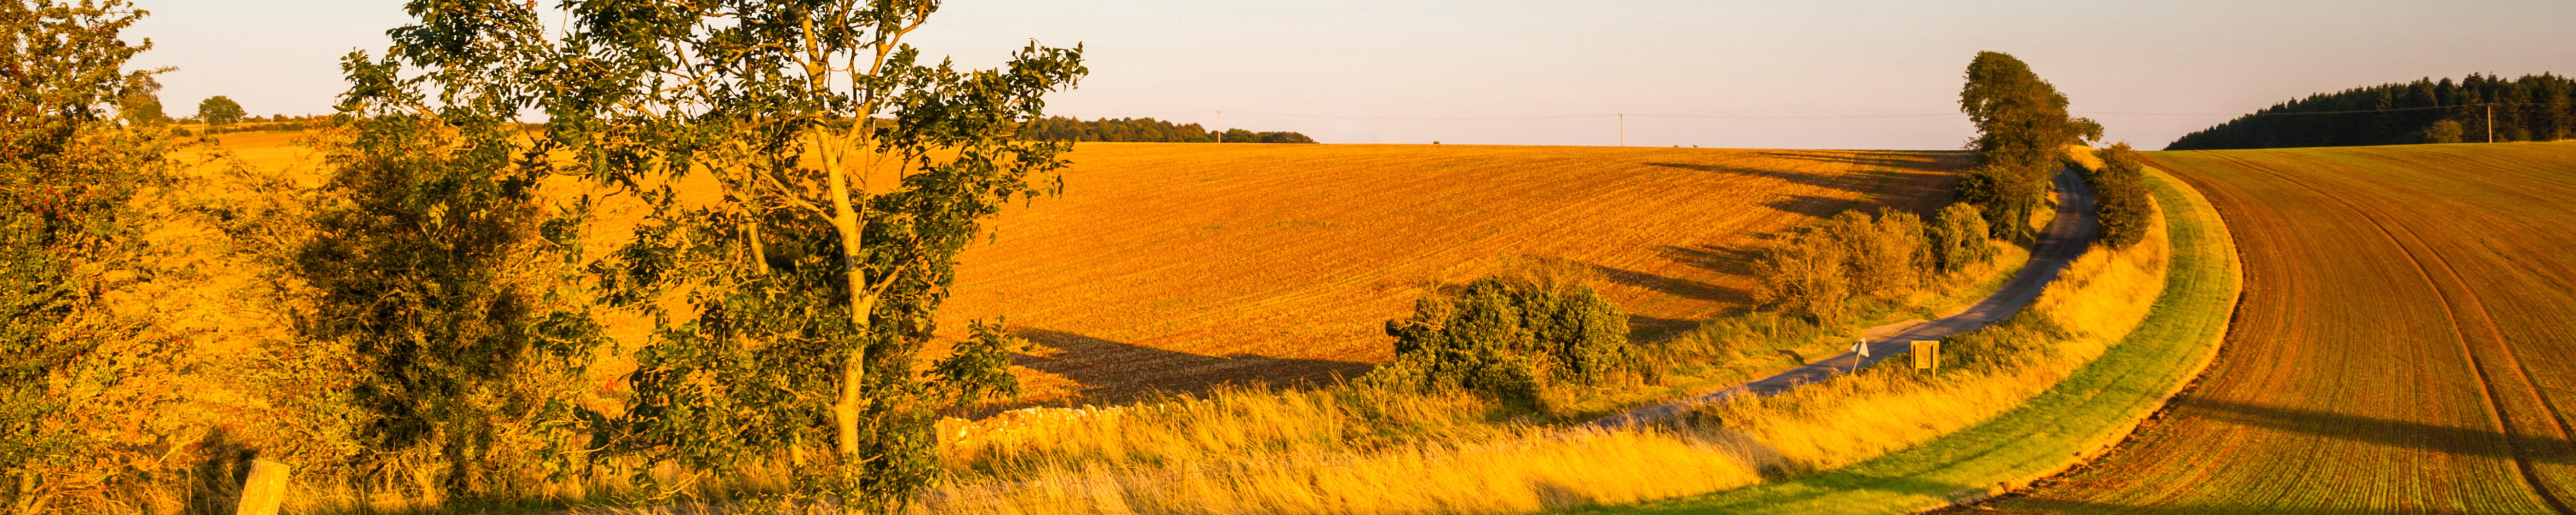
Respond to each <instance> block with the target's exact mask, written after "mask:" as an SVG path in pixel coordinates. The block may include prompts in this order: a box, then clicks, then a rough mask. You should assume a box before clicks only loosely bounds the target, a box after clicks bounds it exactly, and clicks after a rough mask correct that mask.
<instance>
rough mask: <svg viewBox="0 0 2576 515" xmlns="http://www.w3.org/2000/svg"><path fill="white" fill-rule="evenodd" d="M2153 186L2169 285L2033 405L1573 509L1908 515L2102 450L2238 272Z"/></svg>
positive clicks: (2207, 213)
mask: <svg viewBox="0 0 2576 515" xmlns="http://www.w3.org/2000/svg"><path fill="white" fill-rule="evenodd" d="M2147 177H2148V181H2147V182H2148V186H2149V187H2150V188H2151V189H2152V190H2153V191H2154V193H2155V196H2156V201H2157V204H2159V205H2160V206H2163V207H2164V210H2165V223H2166V230H2167V231H2169V232H2168V234H2169V237H2170V238H2171V240H2172V244H2173V251H2174V252H2173V266H2172V268H2171V269H2169V271H2168V272H2167V274H2168V275H2167V276H2166V277H2167V282H2166V286H2165V290H2164V292H2163V293H2162V294H2159V295H2158V296H2157V298H2156V302H2155V306H2154V308H2153V310H2152V311H2150V312H2149V313H2148V314H2147V318H2146V320H2144V321H2143V322H2141V323H2140V324H2139V325H2138V328H2137V329H2136V330H2134V331H2132V332H2130V333H2129V335H2128V336H2127V337H2126V338H2123V339H2121V340H2120V343H2119V344H2117V345H2113V346H2111V348H2110V349H2109V350H2107V351H2106V352H2105V353H2103V355H2102V356H2101V357H2100V358H2098V359H2095V360H2094V361H2093V362H2092V363H2091V364H2088V365H2085V366H2084V367H2083V368H2079V369H2077V370H2076V371H2075V373H2074V374H2073V375H2070V376H2068V377H2067V378H2066V380H2065V381H2063V382H2060V383H2058V384H2057V386H2055V387H2053V388H2051V389H2049V390H2048V391H2046V392H2042V393H2041V394H2040V395H2039V396H2037V397H2033V398H2032V399H2031V400H2030V402H2028V403H2026V404H2023V405H2022V406H2021V407H2018V408H2015V409H2013V410H2012V411H2008V412H2005V413H2004V414H2002V415H1999V416H1996V417H1995V418H1993V419H1991V420H1987V421H1986V422H1984V423H1981V424H1978V425H1975V426H1970V427H1969V428H1968V429H1964V430H1961V431H1959V432H1957V433H1952V434H1950V435H1946V436H1943V437H1941V438H1939V439H1935V440H1933V441H1931V442H1927V443H1925V444H1923V445H1922V446H1918V447H1914V448H1911V449H1906V450H1903V451H1898V452H1896V453H1893V454H1889V455H1886V456H1881V457H1878V458H1876V459H1872V460H1869V461H1865V462H1861V463H1859V464H1856V465H1852V466H1849V467H1844V468H1841V469H1836V470H1832V471H1825V472H1818V473H1815V474H1810V475H1805V476H1800V477H1794V478H1787V479H1783V480H1779V481H1775V482H1769V483H1764V484H1761V485H1755V486H1749V487H1744V488H1739V489H1734V490H1727V491H1723V492H1717V493H1713V494H1708V495H1704V496H1698V497H1688V498H1682V499H1674V500H1667V501H1659V502H1654V503H1647V504H1643V505H1632V506H1610V507H1594V508H1587V509H1583V510H1578V511H1577V512H1578V513H1617V514H1629V513H1638V514H1643V513H1797V514H1817V513H1905V512H1914V511H1920V510H1925V509H1930V508H1937V507H1941V506H1945V505H1948V504H1950V503H1952V502H1955V501H1958V500H1963V499H1969V498H1977V497H1982V496H1986V495H1990V494H1993V493H1996V492H1998V491H2000V490H2001V489H2004V488H2010V487H2017V486H2020V485H2024V484H2027V483H2028V482H2030V481H2033V480H2037V479H2040V478H2043V477H2047V476H2049V475H2051V474H2055V473H2057V472H2059V471H2062V470H2065V469H2066V468H2068V467H2070V466H2073V465H2075V464H2077V463H2080V462H2082V461H2083V460H2085V459H2086V458H2089V457H2091V456H2093V455H2096V454H2099V453H2100V452H2102V451H2104V450H2107V449H2108V448H2109V447H2110V446H2112V445H2115V444H2118V443H2119V442H2120V440H2121V439H2123V438H2126V437H2127V436H2128V434H2129V432H2130V430H2132V429H2134V428H2136V427H2137V424H2138V422H2139V421H2141V420H2144V419H2145V418H2146V417H2147V416H2149V415H2152V414H2154V413H2155V411H2156V410H2157V409H2159V408H2161V407H2163V406H2164V404H2165V400H2166V399H2168V398H2170V397H2171V396H2172V395H2173V394H2174V393H2175V392H2178V391H2180V390H2181V389H2182V387H2183V386H2184V385H2185V384H2188V383H2189V381H2191V379H2192V378H2193V377H2195V376H2198V375H2199V374H2200V372H2201V370H2202V369H2205V368H2207V367H2208V365H2209V362H2210V360H2211V358H2213V357H2215V356H2216V355H2217V351H2218V345H2219V343H2220V341H2221V340H2222V339H2223V338H2225V337H2226V333H2227V323H2228V319H2229V317H2230V316H2232V315H2233V312H2234V310H2235V304H2236V296H2237V293H2238V291H2239V289H2240V288H2241V287H2242V284H2243V283H2242V274H2243V271H2242V270H2241V269H2240V268H2239V267H2240V266H2242V265H2241V264H2239V263H2238V262H2237V260H2236V246H2235V242H2234V241H2233V239H2232V238H2231V237H2230V236H2229V235H2228V233H2227V226H2226V224H2225V223H2224V222H2221V221H2220V220H2219V218H2218V213H2217V211H2216V210H2215V209H2213V208H2212V207H2211V206H2210V204H2209V201H2208V199H2206V198H2203V197H2201V196H2200V194H2199V193H2198V192H2195V191H2191V190H2190V189H2189V188H2188V187H2185V186H2182V184H2181V182H2180V181H2177V180H2175V179H2174V178H2173V177H2171V176H2168V175H2165V174H2164V173H2163V172H2161V171H2155V170H2149V171H2148V173H2147Z"/></svg>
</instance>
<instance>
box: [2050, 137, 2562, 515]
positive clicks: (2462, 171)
mask: <svg viewBox="0 0 2576 515" xmlns="http://www.w3.org/2000/svg"><path fill="white" fill-rule="evenodd" d="M2153 159H2154V160H2155V161H2156V165H2157V166H2159V167H2160V168H2163V169H2165V170H2168V171H2170V172H2172V173H2174V174H2175V175H2177V176H2180V177H2182V178H2183V179H2185V180H2186V181H2188V182H2190V183H2191V184H2192V185H2193V186H2194V187H2195V188H2198V189H2200V190H2201V191H2202V192H2203V193H2204V194H2206V195H2207V196H2209V197H2210V199H2211V200H2212V201H2213V202H2214V203H2215V204H2216V205H2217V206H2218V208H2219V212H2220V213H2221V215H2222V216H2223V217H2224V218H2225V219H2226V220H2227V223H2228V226H2229V228H2230V229H2231V230H2232V231H2234V233H2235V234H2236V235H2237V238H2238V248H2239V249H2240V250H2241V252H2242V253H2243V255H2244V261H2245V264H2246V288H2245V297H2244V300H2243V303H2242V304H2241V305H2240V306H2239V311H2238V314H2237V317H2236V323H2235V326H2234V327H2233V328H2232V329H2231V332H2230V334H2229V337H2228V342H2227V346H2226V347H2225V350H2224V351H2223V353H2222V355H2221V356H2220V358H2219V361H2218V362H2217V363H2216V364H2215V365H2213V366H2212V367H2211V369H2210V370H2209V372H2208V373H2207V374H2206V375H2204V376H2203V377H2202V379H2201V383H2200V384H2199V385H2198V386H2197V387H2196V388H2194V389H2193V390H2191V391H2189V392H2187V393H2186V394H2185V395H2183V396H2182V397H2179V398H2177V399H2176V401H2175V402H2174V403H2173V405H2172V406H2171V407H2170V408H2169V411H2168V412H2167V413H2166V414H2165V415H2164V417H2163V418H2162V420H2161V421H2160V422H2159V423H2157V424H2154V425H2151V426H2148V427H2145V428H2142V429H2141V430H2140V431H2139V432H2138V433H2137V434H2136V435H2135V436H2134V437H2133V438H2132V440H2131V441H2130V442H2129V443H2128V444H2126V446H2125V447H2124V448H2123V449H2121V450H2119V451H2116V452H2113V453H2111V454H2109V455H2107V456H2105V457H2104V458H2102V459H2100V460H2097V461H2096V462H2095V463H2094V464H2092V466H2091V467H2090V468H2088V469H2087V470H2084V471H2081V472H2078V473H2075V474H2071V475H2069V476H2067V477H2064V478H2061V480H2060V481H2059V482H2057V483H2056V484H2054V485H2052V486H2049V487H2045V488H2041V489H2039V490H2037V491H2035V492H2032V493H2030V494H2029V495H2028V496H2027V497H2025V498H2020V499H2014V500H2011V501H2007V502H2004V503H2000V504H1999V507H2003V508H2007V509H2013V510H2028V511H2082V512H2130V513H2163V512H2212V513H2218V512H2284V511H2293V512H2316V513H2398V512H2406V513H2416V512H2432V513H2548V512H2553V511H2555V512H2566V511H2567V509H2568V508H2567V505H2566V503H2565V499H2566V496H2567V495H2568V494H2569V492H2571V490H2569V487H2570V486H2576V485H2571V483H2576V447H2572V446H2571V438H2570V433H2569V429H2568V424H2567V423H2566V418H2567V417H2566V415H2565V414H2564V412H2563V411H2562V410H2561V407H2563V406H2569V405H2570V404H2569V403H2570V401H2571V400H2576V399H2571V398H2570V397H2569V394H2570V393H2571V392H2570V390H2569V389H2568V385H2569V384H2570V383H2569V382H2568V380H2569V379H2570V374H2571V373H2576V364H2569V363H2566V361H2565V360H2564V359H2563V356H2566V355H2568V354H2567V353H2568V352H2569V351H2576V348H2571V347H2576V340H2571V339H2570V338H2568V337H2567V332H2566V331H2567V329H2566V325H2567V324H2568V323H2571V322H2576V290H2571V288H2570V286H2569V284H2570V283H2569V281H2568V278H2569V272H2568V271H2569V270H2571V268H2570V265H2571V264H2576V260H2571V257H2570V256H2569V255H2568V253H2567V252H2566V251H2565V250H2564V249H2567V248H2576V246H2571V245H2576V236H2571V231H2570V230H2569V229H2568V228H2569V227H2570V226H2571V224H2576V210H2571V209H2570V208H2569V207H2568V206H2566V205H2565V204H2564V201H2563V199H2566V198H2569V197H2570V195H2571V194H2576V180H2571V179H2576V144H2567V143H2552V144H2514V145H2419V146H2402V147H2359V148H2325V149H2283V150H2259V151H2215V152H2166V153H2158V154H2154V155H2153ZM2553 199H2556V200H2553Z"/></svg>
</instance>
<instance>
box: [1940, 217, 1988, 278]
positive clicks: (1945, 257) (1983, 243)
mask: <svg viewBox="0 0 2576 515" xmlns="http://www.w3.org/2000/svg"><path fill="white" fill-rule="evenodd" d="M1988 234H1989V233H1988V232H1987V229H1986V218H1985V214H1984V213H1981V212H1979V211H1978V210H1977V206H1975V205H1972V204H1968V203H1965V202H1961V203H1956V204H1950V207H1945V208H1941V216H1940V219H1938V220H1935V224H1934V225H1932V226H1931V227H1927V228H1925V237H1926V238H1927V239H1929V240H1930V241H1929V244H1930V245H1931V252H1930V254H1931V255H1932V262H1933V265H1934V267H1935V269H1937V270H1940V271H1942V272H1945V273H1946V272H1957V271H1960V270H1965V269H1967V268H1968V267H1969V266H1974V265H1977V264H1980V263H1985V262H1987V261H1991V260H1993V259H1994V258H1995V252H1996V249H1995V243H1994V239H1993V238H1990V237H1989V236H1988Z"/></svg>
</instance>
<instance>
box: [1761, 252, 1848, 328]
mask: <svg viewBox="0 0 2576 515" xmlns="http://www.w3.org/2000/svg"><path fill="white" fill-rule="evenodd" d="M1850 261H1851V252H1850V250H1849V249H1845V248H1843V246H1842V245H1837V244H1835V243H1834V241H1833V238H1832V237H1831V236H1827V235H1825V234H1824V233H1821V232H1810V233H1806V234H1802V235H1799V236H1797V237H1796V238H1795V239H1792V240H1790V241H1789V243H1788V244H1786V245H1781V246H1779V247H1775V248H1772V249H1771V251H1770V252H1766V253H1764V254H1763V255H1762V257H1761V258H1759V259H1756V260H1755V261H1754V263H1753V266H1754V270H1755V274H1756V276H1757V277H1760V278H1761V279H1762V285H1761V288H1760V289H1758V290H1755V291H1754V294H1755V298H1758V299H1760V300H1761V301H1762V302H1763V303H1764V304H1771V305H1775V306H1778V307H1779V308H1780V310H1781V311H1782V312H1785V313H1789V314H1793V315H1803V316H1805V317H1807V318H1808V319H1810V320H1815V321H1816V322H1817V323H1821V324H1826V325H1834V324H1840V323H1842V318H1843V307H1844V304H1845V303H1846V302H1848V301H1849V300H1850V298H1851V279H1850V278H1849V277H1848V276H1847V275H1845V274H1844V270H1845V269H1846V268H1848V266H1847V263H1849V262H1850Z"/></svg>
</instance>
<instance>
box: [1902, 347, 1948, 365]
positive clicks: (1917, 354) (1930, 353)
mask: <svg viewBox="0 0 2576 515" xmlns="http://www.w3.org/2000/svg"><path fill="white" fill-rule="evenodd" d="M1906 353H1907V354H1913V355H1914V368H1916V369H1920V370H1931V369H1935V368H1940V367H1941V342H1940V341H1938V340H1934V341H1916V342H1914V349H1913V350H1912V351H1908V352H1906Z"/></svg>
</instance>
